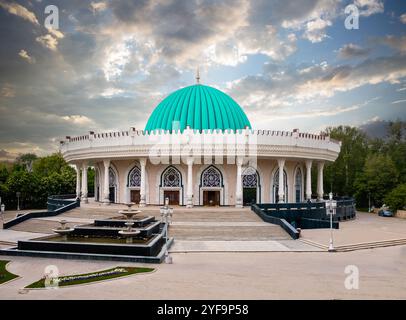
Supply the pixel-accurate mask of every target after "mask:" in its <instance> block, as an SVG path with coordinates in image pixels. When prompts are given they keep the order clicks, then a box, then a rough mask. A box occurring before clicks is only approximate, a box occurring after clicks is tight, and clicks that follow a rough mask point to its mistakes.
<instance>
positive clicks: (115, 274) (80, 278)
mask: <svg viewBox="0 0 406 320" xmlns="http://www.w3.org/2000/svg"><path fill="white" fill-rule="evenodd" d="M151 271H154V269H152V268H138V267H115V268H111V269H107V270H102V271H97V272H92V273H86V274H78V275H69V276H61V277H52V278H51V277H46V276H44V277H43V278H42V279H40V280H38V281H36V282H34V283H32V284H30V285H29V286H27V287H26V288H28V289H35V288H48V287H52V288H55V287H64V286H72V285H77V284H85V283H91V282H96V281H102V280H108V279H114V278H119V277H124V276H128V275H132V274H136V273H145V272H151Z"/></svg>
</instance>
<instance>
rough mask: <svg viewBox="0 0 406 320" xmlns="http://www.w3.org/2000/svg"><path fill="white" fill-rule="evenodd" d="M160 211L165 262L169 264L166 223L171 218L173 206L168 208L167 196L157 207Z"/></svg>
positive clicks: (170, 260) (170, 261)
mask: <svg viewBox="0 0 406 320" xmlns="http://www.w3.org/2000/svg"><path fill="white" fill-rule="evenodd" d="M159 211H160V213H161V222H163V223H164V228H165V229H164V234H165V263H168V264H171V263H172V257H171V256H170V255H169V251H168V224H169V220H172V214H173V208H169V198H165V205H164V206H163V207H161V208H160V209H159Z"/></svg>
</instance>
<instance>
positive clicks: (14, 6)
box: [0, 0, 39, 25]
mask: <svg viewBox="0 0 406 320" xmlns="http://www.w3.org/2000/svg"><path fill="white" fill-rule="evenodd" d="M0 7H2V8H3V9H4V10H6V11H7V12H8V13H10V14H14V15H16V16H19V17H20V18H23V19H24V20H26V21H29V22H31V23H33V24H36V25H39V22H38V20H37V17H36V16H35V14H34V13H33V12H31V11H29V10H28V9H27V8H25V7H23V6H22V5H20V4H18V3H15V2H11V3H10V2H6V1H3V0H1V1H0Z"/></svg>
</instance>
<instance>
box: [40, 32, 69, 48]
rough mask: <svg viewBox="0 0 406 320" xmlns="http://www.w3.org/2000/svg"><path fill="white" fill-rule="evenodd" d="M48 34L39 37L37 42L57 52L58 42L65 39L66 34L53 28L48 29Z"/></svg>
mask: <svg viewBox="0 0 406 320" xmlns="http://www.w3.org/2000/svg"><path fill="white" fill-rule="evenodd" d="M47 30H48V32H49V33H48V34H46V35H43V36H39V37H37V38H36V39H35V40H36V41H37V42H39V43H41V44H42V45H43V46H44V47H46V48H48V49H50V50H52V51H56V50H57V49H58V41H59V39H62V38H64V34H63V33H62V32H61V31H59V30H57V29H53V28H48V29H47Z"/></svg>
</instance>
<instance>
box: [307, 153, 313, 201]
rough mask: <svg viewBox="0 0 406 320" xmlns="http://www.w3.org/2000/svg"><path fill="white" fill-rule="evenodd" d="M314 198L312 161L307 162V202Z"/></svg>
mask: <svg viewBox="0 0 406 320" xmlns="http://www.w3.org/2000/svg"><path fill="white" fill-rule="evenodd" d="M311 198H312V160H306V200H309V199H311Z"/></svg>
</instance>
